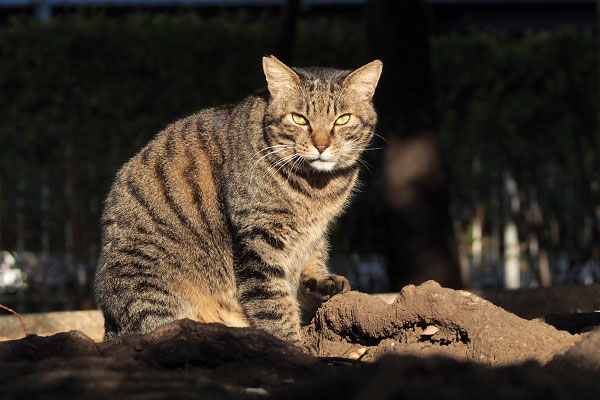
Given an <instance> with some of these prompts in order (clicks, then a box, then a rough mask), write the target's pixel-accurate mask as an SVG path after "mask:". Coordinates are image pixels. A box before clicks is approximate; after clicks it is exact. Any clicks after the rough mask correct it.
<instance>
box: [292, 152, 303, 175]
mask: <svg viewBox="0 0 600 400" xmlns="http://www.w3.org/2000/svg"><path fill="white" fill-rule="evenodd" d="M302 161H304V157H302V156H301V155H298V159H297V160H296V161H295V162H294V164H293V165H292V173H294V168H296V171H298V168H300V164H301V163H302Z"/></svg>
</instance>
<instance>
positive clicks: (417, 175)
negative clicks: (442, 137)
mask: <svg viewBox="0 0 600 400" xmlns="http://www.w3.org/2000/svg"><path fill="white" fill-rule="evenodd" d="M425 7H426V5H425V2H424V1H422V0H404V1H386V0H368V1H367V46H368V53H369V54H370V56H371V58H379V59H382V60H383V64H384V68H383V75H382V77H381V81H380V83H379V87H378V89H377V95H376V99H375V104H376V107H377V110H378V112H379V116H380V123H379V128H378V130H379V132H380V133H382V135H383V136H384V137H385V138H386V140H387V143H386V146H385V147H386V150H385V155H384V159H383V164H382V167H381V173H382V176H383V181H384V183H383V193H382V195H383V201H384V202H385V204H386V206H387V210H386V213H385V214H386V216H385V224H386V229H387V235H388V238H389V239H388V240H387V242H388V248H387V257H388V273H389V276H390V281H391V288H392V290H394V289H399V288H401V287H402V286H403V285H405V284H408V283H415V284H417V283H420V282H423V281H425V280H427V279H435V280H436V281H438V282H439V283H440V284H442V285H444V286H449V287H459V286H461V283H460V270H459V266H458V260H457V254H456V250H455V240H454V235H453V230H452V224H451V219H450V216H449V213H448V205H449V196H448V185H447V174H446V172H445V171H444V165H443V162H442V159H441V156H440V150H439V138H438V134H437V131H438V129H439V123H438V120H437V116H436V112H435V104H434V96H433V87H432V81H431V66H430V60H429V43H428V30H427V17H426V9H425Z"/></svg>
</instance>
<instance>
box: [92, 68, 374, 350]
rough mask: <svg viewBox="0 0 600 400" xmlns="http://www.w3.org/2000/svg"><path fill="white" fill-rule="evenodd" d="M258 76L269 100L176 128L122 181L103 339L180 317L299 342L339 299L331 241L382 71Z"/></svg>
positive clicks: (113, 209)
mask: <svg viewBox="0 0 600 400" xmlns="http://www.w3.org/2000/svg"><path fill="white" fill-rule="evenodd" d="M263 68H264V71H265V76H266V79H267V86H268V91H263V92H261V93H258V94H256V95H252V96H249V97H247V98H246V99H244V100H243V101H241V102H240V103H238V104H233V105H228V106H223V107H215V108H208V109H205V110H201V111H200V112H198V113H196V114H193V115H190V116H189V117H186V118H183V119H181V120H179V121H176V122H175V123H173V124H171V125H169V126H168V127H166V128H165V129H164V130H163V131H161V132H160V133H158V134H157V135H156V137H155V138H154V139H153V140H152V141H150V143H148V144H147V145H146V146H145V147H144V148H143V149H142V150H141V151H140V152H139V153H138V154H136V155H135V156H134V157H133V158H132V159H131V160H129V161H128V162H127V163H126V164H125V165H124V166H123V167H122V168H121V169H120V171H119V172H118V174H117V176H116V178H115V182H114V183H113V185H112V188H111V190H110V193H109V194H108V197H107V199H106V202H105V208H104V212H103V215H102V248H101V253H100V260H99V262H98V269H97V271H96V277H95V280H94V292H95V296H96V301H97V304H98V306H99V307H100V308H101V309H102V311H103V313H104V319H105V328H106V334H105V337H106V338H107V339H110V338H113V337H116V336H119V335H124V334H128V333H146V332H149V331H151V330H152V329H154V328H156V327H157V326H159V325H162V324H165V323H167V322H169V321H172V320H175V319H180V318H190V319H194V320H196V321H200V322H220V323H224V324H226V325H230V326H253V327H256V328H259V329H263V330H265V331H267V332H270V333H272V334H273V335H275V336H277V337H279V338H281V339H284V340H288V341H291V342H295V343H298V342H299V341H300V333H299V332H300V324H301V321H304V322H307V321H308V320H309V319H310V318H311V317H312V316H313V315H314V312H315V310H316V307H318V306H319V305H320V304H321V302H322V301H324V300H326V299H328V298H329V297H330V296H332V295H335V294H336V293H341V292H344V291H347V290H349V284H348V281H347V279H345V278H343V277H341V276H338V275H333V274H330V273H329V271H328V269H327V257H328V247H329V246H328V239H327V229H328V226H329V225H330V223H331V221H332V220H333V219H334V218H335V217H336V216H337V215H339V213H340V212H341V211H342V210H343V208H344V207H345V205H346V203H347V201H348V199H349V197H350V194H351V193H352V189H353V187H354V185H355V183H356V179H357V176H358V164H359V163H357V160H358V157H359V156H360V154H361V152H362V151H363V149H364V148H365V147H366V146H367V144H368V142H369V139H370V138H371V136H372V135H373V129H374V126H375V121H376V116H375V112H374V110H373V107H372V105H371V97H372V95H373V92H374V90H375V86H376V84H377V80H378V78H379V74H380V72H381V63H380V62H378V61H376V62H373V63H370V64H368V65H366V66H364V67H362V68H360V69H358V70H356V71H354V72H350V71H340V70H334V69H317V68H315V69H296V70H295V72H294V70H292V69H290V68H288V67H287V66H285V65H284V64H282V63H281V62H280V61H278V60H277V59H275V58H274V57H268V58H265V59H263ZM294 112H295V113H298V114H300V115H302V116H304V117H305V118H306V121H307V123H306V124H305V125H301V124H299V123H298V122H300V123H303V121H302V119H297V121H296V122H294V120H293V119H292V117H291V115H292V113H294ZM344 113H350V114H351V117H350V119H349V120H348V122H347V123H346V124H344V125H336V126H334V122H335V121H336V118H338V117H339V116H340V115H342V114H344ZM318 147H319V148H320V149H321V150H322V153H319V150H318Z"/></svg>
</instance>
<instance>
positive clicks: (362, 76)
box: [343, 60, 383, 101]
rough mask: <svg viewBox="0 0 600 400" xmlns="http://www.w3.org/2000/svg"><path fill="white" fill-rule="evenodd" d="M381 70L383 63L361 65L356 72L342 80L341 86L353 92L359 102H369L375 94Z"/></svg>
mask: <svg viewBox="0 0 600 400" xmlns="http://www.w3.org/2000/svg"><path fill="white" fill-rule="evenodd" d="M382 69H383V63H382V62H381V61H379V60H375V61H371V62H370V63H368V64H367V65H363V66H362V67H360V68H359V69H357V70H356V71H353V72H351V73H350V75H348V76H347V77H346V79H344V83H343V86H344V87H345V88H346V89H347V90H349V91H351V92H354V93H355V94H356V95H357V96H358V98H359V99H360V100H364V101H370V100H371V99H372V98H373V95H374V94H375V88H376V87H377V82H379V77H380V76H381V70H382Z"/></svg>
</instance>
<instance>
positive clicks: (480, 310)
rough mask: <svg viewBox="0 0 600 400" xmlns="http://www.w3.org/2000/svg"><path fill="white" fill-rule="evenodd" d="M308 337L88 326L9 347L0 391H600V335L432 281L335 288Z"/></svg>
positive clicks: (192, 325) (178, 325)
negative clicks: (96, 335) (100, 333)
mask: <svg viewBox="0 0 600 400" xmlns="http://www.w3.org/2000/svg"><path fill="white" fill-rule="evenodd" d="M588 317H589V316H588ZM588 317H586V318H587V319H586V320H585V324H584V325H586V326H587V328H589V325H590V323H591V322H593V321H595V319H594V318H588ZM568 320H569V319H568V318H567V319H566V321H568ZM561 321H563V322H562V323H565V322H564V321H565V319H564V318H563V319H561ZM590 321H591V322H590ZM303 335H304V338H305V340H306V343H305V346H306V349H310V350H311V351H312V352H313V354H314V355H318V356H319V357H315V356H314V355H310V354H307V353H306V352H303V351H302V349H300V348H298V347H296V346H294V345H292V344H289V343H286V342H283V341H281V340H278V339H276V338H275V337H273V336H271V335H269V334H267V333H265V332H262V331H260V330H256V329H252V328H228V327H225V326H224V325H220V324H201V323H197V322H194V321H190V320H180V321H175V322H173V323H171V324H168V325H165V326H163V327H161V328H158V329H157V330H155V331H154V332H152V333H150V334H148V335H130V336H125V337H122V338H119V339H115V340H112V341H109V342H104V343H96V342H94V341H93V340H92V339H91V338H89V337H88V336H86V335H84V334H83V333H81V332H79V331H70V332H66V333H59V334H56V335H53V336H48V337H40V336H36V335H29V336H27V337H26V338H24V339H20V340H13V341H7V342H2V343H0V370H1V371H2V373H1V374H0V396H1V397H2V399H25V398H55V399H62V398H65V399H67V398H69V399H70V398H78V399H114V398H135V399H187V398H190V399H191V398H194V399H196V398H206V399H237V398H260V397H264V396H266V395H270V396H271V397H274V398H293V399H305V398H306V397H313V398H332V397H333V398H345V399H373V398H377V399H386V398H387V399H394V398H413V399H421V398H436V399H469V398H473V399H478V398H482V397H484V396H485V398H488V399H489V398H492V399H496V398H497V399H507V398H510V399H527V400H532V399H543V400H548V399H568V398H596V397H597V381H598V376H599V374H600V346H599V345H600V329H596V330H594V331H592V332H588V333H584V334H581V335H579V334H576V335H572V334H570V333H568V332H566V331H559V330H557V329H555V328H554V327H552V326H550V325H548V324H545V323H544V322H541V321H527V320H523V319H521V318H518V317H516V316H515V315H513V314H510V313H508V312H506V311H504V310H502V309H500V308H499V307H496V306H494V305H493V304H491V303H489V302H488V301H486V300H483V299H481V298H479V297H477V296H474V295H472V294H469V293H466V292H458V291H453V290H450V289H444V288H441V287H440V286H439V285H437V284H436V283H434V282H427V283H425V284H423V285H421V286H418V287H415V286H408V287H406V288H405V289H404V290H403V291H402V293H401V295H400V296H399V297H398V299H397V300H396V301H395V302H394V303H393V304H391V305H389V304H387V303H385V302H383V301H380V300H378V299H376V298H373V297H371V296H368V295H365V294H362V293H358V292H350V293H346V294H343V295H338V296H335V297H333V298H332V299H331V300H330V301H328V302H327V303H325V304H324V305H323V307H322V308H321V309H320V310H319V311H318V314H317V316H316V317H315V319H314V320H313V322H312V323H311V324H310V325H309V326H307V327H305V328H304V331H303ZM361 349H364V352H363V351H362V350H361ZM359 350H360V351H359ZM353 353H354V354H353ZM359 359H360V360H359ZM525 360H533V361H525ZM365 361H373V362H365Z"/></svg>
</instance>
